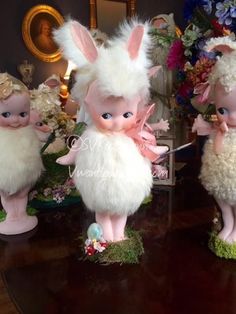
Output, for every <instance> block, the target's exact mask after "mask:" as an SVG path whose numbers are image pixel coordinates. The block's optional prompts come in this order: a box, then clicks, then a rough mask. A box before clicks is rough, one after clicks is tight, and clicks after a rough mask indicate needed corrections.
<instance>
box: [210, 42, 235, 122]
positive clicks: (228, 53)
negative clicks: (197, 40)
mask: <svg viewBox="0 0 236 314" xmlns="http://www.w3.org/2000/svg"><path fill="white" fill-rule="evenodd" d="M206 50H207V51H212V50H216V51H219V52H221V53H222V56H221V57H220V58H219V59H218V60H217V61H216V63H215V65H214V66H213V69H212V72H211V74H210V76H209V83H210V90H209V98H208V99H210V100H211V101H212V102H213V103H214V104H215V106H216V113H217V117H218V120H219V122H225V123H226V124H227V125H228V126H229V127H236V42H235V41H233V40H231V39H230V38H228V37H222V38H221V37H220V38H213V39H211V40H210V41H209V42H208V44H207V46H206Z"/></svg>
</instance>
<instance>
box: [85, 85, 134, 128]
mask: <svg viewBox="0 0 236 314" xmlns="http://www.w3.org/2000/svg"><path fill="white" fill-rule="evenodd" d="M139 102H140V97H139V96H138V95H135V96H134V97H132V98H130V99H125V98H124V97H122V96H120V97H115V96H104V95H103V94H102V93H101V92H100V90H99V86H98V83H97V81H94V82H93V83H92V84H91V85H90V87H89V90H88V93H87V96H86V98H85V104H86V106H87V110H88V112H89V114H90V116H91V118H92V120H93V123H94V124H95V125H96V126H97V127H98V128H99V129H102V130H107V131H112V132H122V131H125V130H128V129H130V128H131V127H132V126H133V125H134V124H135V121H136V115H137V110H138V103H139Z"/></svg>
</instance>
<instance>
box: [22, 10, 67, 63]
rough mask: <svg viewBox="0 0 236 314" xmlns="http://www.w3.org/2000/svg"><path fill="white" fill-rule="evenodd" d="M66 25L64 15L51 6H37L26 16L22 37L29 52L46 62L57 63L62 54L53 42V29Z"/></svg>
mask: <svg viewBox="0 0 236 314" xmlns="http://www.w3.org/2000/svg"><path fill="white" fill-rule="evenodd" d="M63 23H64V18H63V17H62V15H61V14H60V13H59V12H58V11H57V10H55V9H54V8H52V7H51V6H49V5H36V6H34V7H32V8H31V9H30V10H29V11H28V12H27V13H26V15H25V17H24V19H23V23H22V36H23V40H24V42H25V44H26V47H27V48H28V49H29V51H30V52H31V53H32V54H33V55H34V56H35V57H37V58H38V59H40V60H42V61H45V62H55V61H58V60H59V59H60V58H61V52H60V50H59V48H58V46H57V45H56V43H55V42H54V41H53V38H52V29H53V28H57V27H59V26H61V25H62V24H63Z"/></svg>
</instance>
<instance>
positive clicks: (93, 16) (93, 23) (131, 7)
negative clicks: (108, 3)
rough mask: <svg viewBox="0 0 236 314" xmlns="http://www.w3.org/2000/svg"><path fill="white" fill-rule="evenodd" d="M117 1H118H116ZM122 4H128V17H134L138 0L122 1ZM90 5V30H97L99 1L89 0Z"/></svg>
mask: <svg viewBox="0 0 236 314" xmlns="http://www.w3.org/2000/svg"><path fill="white" fill-rule="evenodd" d="M114 1H117V0H114ZM118 2H119V1H118ZM120 2H126V4H127V9H126V12H127V14H126V15H127V17H132V16H134V15H135V14H136V0H126V1H125V0H121V1H120ZM89 4H90V29H96V28H99V27H98V22H97V0H89Z"/></svg>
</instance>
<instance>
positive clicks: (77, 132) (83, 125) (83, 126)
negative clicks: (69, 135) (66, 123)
mask: <svg viewBox="0 0 236 314" xmlns="http://www.w3.org/2000/svg"><path fill="white" fill-rule="evenodd" d="M86 127H87V124H86V123H85V122H79V123H77V124H76V125H75V128H74V131H73V134H74V135H79V136H80V135H81V134H82V133H83V132H84V131H85V129H86Z"/></svg>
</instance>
